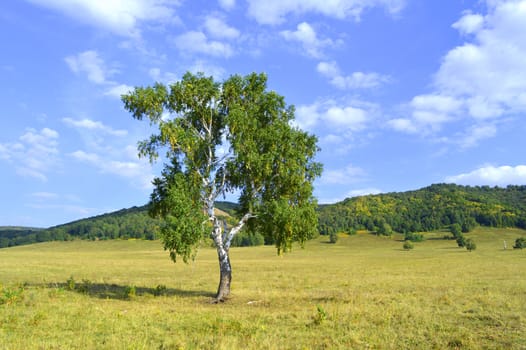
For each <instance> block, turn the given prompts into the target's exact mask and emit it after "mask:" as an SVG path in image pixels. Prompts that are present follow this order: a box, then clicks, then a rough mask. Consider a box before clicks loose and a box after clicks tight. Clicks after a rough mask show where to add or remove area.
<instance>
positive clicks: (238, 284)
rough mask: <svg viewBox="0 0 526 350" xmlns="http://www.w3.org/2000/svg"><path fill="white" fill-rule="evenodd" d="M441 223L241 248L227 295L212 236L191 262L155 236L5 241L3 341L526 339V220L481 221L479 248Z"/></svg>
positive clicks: (52, 345) (484, 345)
mask: <svg viewBox="0 0 526 350" xmlns="http://www.w3.org/2000/svg"><path fill="white" fill-rule="evenodd" d="M443 235H444V233H443V232H437V233H432V234H427V235H426V237H427V240H426V241H424V242H421V243H415V248H414V249H413V250H411V251H405V250H403V249H402V244H403V243H402V241H401V236H399V235H395V236H393V237H391V238H387V237H376V236H373V235H371V234H366V233H361V234H357V235H354V236H347V235H341V236H340V237H339V240H338V242H337V243H336V244H328V243H327V242H328V237H326V236H324V237H320V238H319V239H315V240H312V241H309V242H308V243H307V244H306V247H305V249H300V248H295V249H294V250H293V251H292V252H291V253H288V254H286V255H284V256H277V255H276V250H275V249H274V248H273V247H251V248H232V249H231V259H232V265H233V283H232V296H231V298H230V299H229V300H228V301H227V302H226V303H223V304H219V305H216V304H210V303H209V301H210V299H211V298H212V296H213V294H214V292H215V291H216V288H217V282H218V278H219V271H218V263H217V257H216V254H215V250H214V249H212V248H202V249H201V250H200V251H199V253H198V256H197V259H196V260H195V261H194V262H192V263H190V264H188V265H186V264H184V263H183V262H182V261H181V262H177V263H176V264H174V263H172V262H171V261H170V259H169V257H168V254H167V253H166V252H164V251H163V250H162V248H161V244H160V243H159V242H157V241H153V242H152V241H141V240H113V241H94V242H91V241H72V242H48V243H41V244H34V245H28V246H20V247H14V248H7V249H1V250H0V349H448V348H449V349H526V251H524V250H513V249H511V247H512V245H513V242H514V241H515V238H518V237H520V236H526V232H525V231H520V230H515V229H505V230H504V229H486V228H478V229H476V230H475V231H474V232H472V233H470V234H467V235H466V236H467V237H468V238H470V237H471V238H473V239H474V240H475V242H476V243H477V249H476V250H475V251H472V252H468V251H466V250H465V249H462V248H458V247H456V243H455V241H451V240H443V239H441V237H442V236H443ZM504 240H506V241H507V246H508V249H506V250H505V249H504V248H503V241H504Z"/></svg>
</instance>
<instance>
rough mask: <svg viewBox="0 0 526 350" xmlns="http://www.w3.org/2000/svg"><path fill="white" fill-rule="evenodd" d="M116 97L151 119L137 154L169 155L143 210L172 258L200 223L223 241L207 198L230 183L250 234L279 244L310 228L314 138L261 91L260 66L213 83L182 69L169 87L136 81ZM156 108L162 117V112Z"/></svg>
mask: <svg viewBox="0 0 526 350" xmlns="http://www.w3.org/2000/svg"><path fill="white" fill-rule="evenodd" d="M123 102H124V106H125V108H126V109H127V110H128V111H130V112H131V113H132V115H133V117H134V118H136V119H138V120H142V119H149V121H150V122H151V123H152V124H154V125H156V126H157V127H158V133H157V134H154V135H152V136H151V137H150V138H149V139H147V140H144V141H142V142H140V143H139V155H140V156H144V157H148V158H149V159H150V161H155V160H156V159H157V158H158V157H159V156H160V152H161V151H164V152H165V154H164V156H165V158H167V159H168V161H169V164H168V165H167V166H165V169H164V171H163V173H162V175H161V177H159V178H157V179H155V180H154V187H155V189H154V192H153V193H152V196H151V210H150V213H151V214H152V215H153V216H155V217H156V218H159V219H161V220H162V221H163V224H161V228H160V236H161V240H162V241H163V244H164V247H165V249H167V250H169V251H170V256H171V258H172V259H173V260H175V259H176V256H178V255H181V256H182V257H183V260H184V261H187V260H188V259H190V258H192V257H193V256H194V255H195V251H196V248H197V247H198V246H199V242H200V240H201V239H202V238H203V237H205V235H204V233H203V232H204V230H205V229H208V230H209V231H211V232H212V236H213V240H214V242H215V244H216V246H217V247H218V249H219V250H218V254H219V252H220V251H223V250H225V251H227V250H228V248H229V246H230V244H231V240H232V237H233V236H235V233H236V231H233V232H234V234H233V235H227V234H226V232H225V234H224V235H222V234H221V233H220V232H221V231H224V229H225V228H224V227H222V226H221V224H220V222H219V220H218V219H217V217H216V216H215V214H214V207H215V202H216V200H217V198H218V197H220V196H223V195H225V194H226V193H228V192H232V191H234V190H237V191H239V192H240V203H239V207H238V209H239V213H240V217H243V218H244V219H243V220H242V221H241V222H240V225H241V226H243V225H245V224H247V225H248V231H249V232H251V233H252V234H253V236H252V237H253V238H254V237H256V238H258V236H257V235H256V233H257V234H260V235H263V236H264V237H265V241H271V242H273V243H274V244H275V245H276V247H277V249H278V253H279V252H282V251H287V250H289V249H290V247H291V245H292V242H293V241H299V242H304V241H305V240H306V239H309V238H311V237H313V236H314V235H316V234H317V215H316V212H315V208H316V202H315V200H314V198H313V196H312V190H313V188H312V182H313V181H314V179H315V178H316V177H318V176H319V175H320V173H321V165H320V164H318V163H315V162H313V161H312V159H313V158H314V156H315V153H316V151H317V150H318V148H317V146H316V142H317V140H316V138H315V137H314V136H312V135H309V134H307V133H305V132H303V131H301V130H299V129H297V128H294V127H291V121H292V120H293V119H294V108H293V107H292V106H287V105H286V103H285V99H284V98H283V97H282V96H280V95H278V94H277V93H275V92H273V91H267V77H266V76H265V75H264V74H250V75H247V76H245V77H242V76H238V75H235V76H232V77H230V78H229V79H227V80H226V81H224V82H222V83H219V82H215V81H214V79H213V78H212V77H205V76H204V75H203V74H197V75H194V74H191V73H186V74H185V75H184V76H183V78H182V80H181V81H178V82H176V83H174V84H172V85H171V86H169V87H167V86H164V85H162V84H156V85H154V86H153V87H146V88H142V87H140V88H136V89H135V91H133V92H132V93H130V94H128V95H125V96H123ZM163 113H165V114H164V115H169V116H170V118H168V119H167V118H161V116H162V115H163ZM225 151H226V152H225ZM247 215H248V216H247ZM249 218H256V219H255V220H248V219H249ZM206 220H208V221H209V223H210V224H211V225H207V224H204V222H205V221H206ZM247 221H248V222H247ZM230 229H231V230H232V229H233V228H232V227H231V228H230ZM231 232H232V231H231Z"/></svg>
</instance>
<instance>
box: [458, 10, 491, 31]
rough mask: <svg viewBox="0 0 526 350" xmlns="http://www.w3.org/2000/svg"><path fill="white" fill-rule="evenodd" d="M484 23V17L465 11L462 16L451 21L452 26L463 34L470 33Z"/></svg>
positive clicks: (477, 29)
mask: <svg viewBox="0 0 526 350" xmlns="http://www.w3.org/2000/svg"><path fill="white" fill-rule="evenodd" d="M483 24H484V17H482V16H481V15H479V14H472V13H471V12H466V14H464V16H463V17H462V18H460V19H459V20H458V21H457V22H455V23H453V25H452V27H453V28H455V29H457V30H458V31H459V32H461V33H463V34H472V33H475V32H477V31H479V30H480V29H481V28H482V26H483Z"/></svg>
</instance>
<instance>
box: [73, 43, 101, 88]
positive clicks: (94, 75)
mask: <svg viewBox="0 0 526 350" xmlns="http://www.w3.org/2000/svg"><path fill="white" fill-rule="evenodd" d="M64 60H65V61H66V63H67V64H68V66H69V68H70V69H71V70H72V71H73V72H74V73H85V74H86V75H87V77H88V80H89V81H91V82H93V83H95V84H104V83H106V79H107V75H108V73H109V71H108V70H107V69H106V67H105V66H104V61H103V60H102V59H101V58H100V57H99V54H98V53H97V52H96V51H92V50H89V51H84V52H81V53H79V54H77V55H72V56H68V57H66V58H65V59H64Z"/></svg>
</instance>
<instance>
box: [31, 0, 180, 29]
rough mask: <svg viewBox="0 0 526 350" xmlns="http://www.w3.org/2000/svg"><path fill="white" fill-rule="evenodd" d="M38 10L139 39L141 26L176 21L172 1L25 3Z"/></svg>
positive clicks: (59, 0)
mask: <svg viewBox="0 0 526 350" xmlns="http://www.w3.org/2000/svg"><path fill="white" fill-rule="evenodd" d="M27 1H29V2H32V3H34V4H37V5H39V6H43V7H47V8H50V9H52V10H55V11H59V12H61V13H63V14H65V15H66V16H68V17H71V18H74V19H75V20H78V21H80V22H82V23H85V24H88V25H92V26H95V27H100V28H102V29H105V30H109V31H110V32H112V33H114V34H117V35H121V36H126V37H135V38H137V37H139V36H140V24H141V23H143V22H146V23H147V22H155V23H168V22H170V21H173V20H174V18H176V14H175V7H177V6H178V3H179V2H178V1H173V0H127V1H101V0H68V1H62V0H27Z"/></svg>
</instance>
